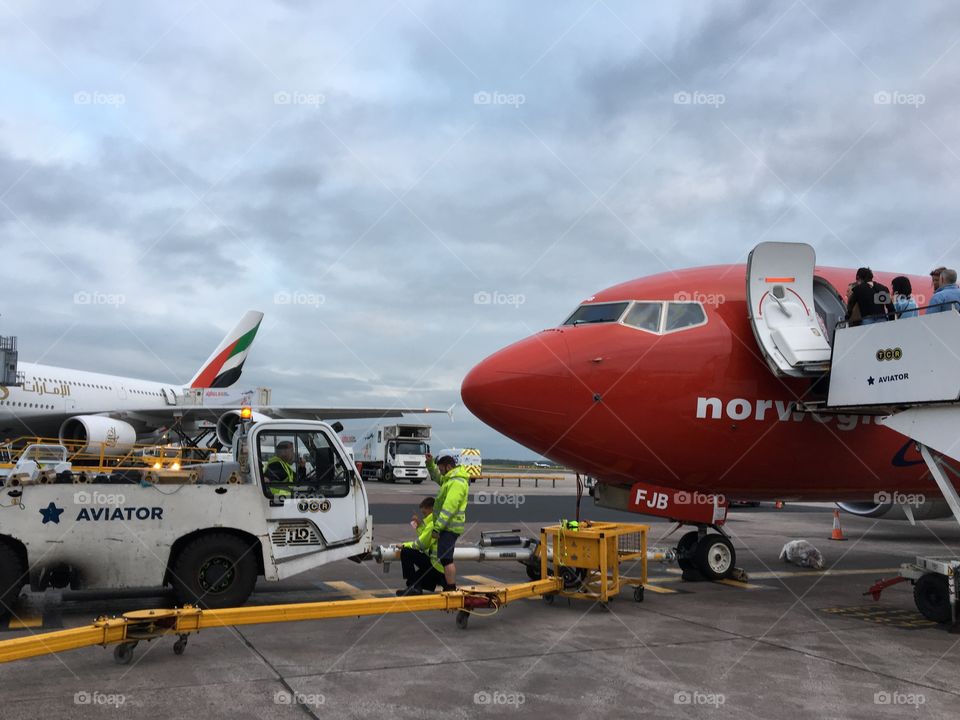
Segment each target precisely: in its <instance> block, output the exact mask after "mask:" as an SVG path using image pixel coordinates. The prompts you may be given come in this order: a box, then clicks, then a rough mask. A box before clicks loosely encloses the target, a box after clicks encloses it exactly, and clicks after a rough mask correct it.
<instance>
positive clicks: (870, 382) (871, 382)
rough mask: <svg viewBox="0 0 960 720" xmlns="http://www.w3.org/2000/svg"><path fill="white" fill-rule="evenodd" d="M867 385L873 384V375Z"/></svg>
mask: <svg viewBox="0 0 960 720" xmlns="http://www.w3.org/2000/svg"><path fill="white" fill-rule="evenodd" d="M867 385H873V375H871V376H870V377H868V378H867Z"/></svg>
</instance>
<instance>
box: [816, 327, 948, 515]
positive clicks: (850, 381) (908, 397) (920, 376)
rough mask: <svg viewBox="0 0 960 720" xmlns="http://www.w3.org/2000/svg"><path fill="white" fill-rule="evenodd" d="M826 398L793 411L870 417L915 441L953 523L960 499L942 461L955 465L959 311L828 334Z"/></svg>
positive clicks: (847, 328) (846, 329)
mask: <svg viewBox="0 0 960 720" xmlns="http://www.w3.org/2000/svg"><path fill="white" fill-rule="evenodd" d="M829 373H830V374H829V375H828V376H827V377H828V379H829V389H828V391H827V398H826V400H825V401H814V402H804V403H800V404H799V405H798V409H799V410H802V411H807V412H815V413H821V414H823V413H829V414H833V413H837V414H840V413H842V414H846V415H877V416H881V417H878V419H877V420H876V422H878V423H879V424H881V425H885V426H886V427H888V428H890V429H891V430H895V431H896V432H898V433H901V434H902V435H905V436H906V437H908V438H910V439H911V440H914V441H915V442H916V443H917V446H918V449H919V451H920V454H921V456H922V457H923V459H924V462H926V464H927V467H928V469H929V470H930V474H931V475H932V476H933V479H934V480H935V481H936V483H937V486H938V487H939V488H940V491H941V492H942V493H943V496H944V498H945V499H946V501H947V504H948V505H949V506H950V509H951V510H952V511H953V515H954V517H955V518H956V519H957V522H958V523H960V496H958V493H957V490H956V489H955V488H954V486H953V484H952V483H951V482H950V481H949V480H948V479H947V477H946V475H945V473H944V465H943V461H942V458H943V457H947V458H952V459H953V460H955V461H957V462H960V312H957V311H956V310H952V311H949V312H941V313H935V314H932V315H921V316H919V317H915V318H907V319H900V320H895V321H892V322H881V323H876V324H873V325H859V326H850V325H845V324H843V323H841V324H840V325H839V326H838V327H837V328H836V331H835V334H834V340H833V346H832V353H831V358H830V364H829Z"/></svg>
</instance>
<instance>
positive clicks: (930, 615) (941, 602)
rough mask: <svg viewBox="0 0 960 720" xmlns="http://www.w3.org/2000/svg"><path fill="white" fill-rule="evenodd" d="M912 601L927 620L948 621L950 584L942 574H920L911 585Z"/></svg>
mask: <svg viewBox="0 0 960 720" xmlns="http://www.w3.org/2000/svg"><path fill="white" fill-rule="evenodd" d="M913 601H914V602H915V603H916V604H917V610H919V611H920V614H921V615H923V616H924V617H925V618H926V619H927V620H932V621H933V622H937V623H947V622H950V586H949V585H948V584H947V578H945V577H944V576H943V575H936V574H934V573H927V574H926V575H922V576H921V577H920V579H919V580H917V582H916V583H914V585H913Z"/></svg>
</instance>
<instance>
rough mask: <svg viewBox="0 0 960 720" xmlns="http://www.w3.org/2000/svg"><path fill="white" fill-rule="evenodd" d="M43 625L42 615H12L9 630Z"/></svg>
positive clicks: (8, 624) (8, 625)
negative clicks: (17, 616)
mask: <svg viewBox="0 0 960 720" xmlns="http://www.w3.org/2000/svg"><path fill="white" fill-rule="evenodd" d="M42 625H43V616H42V615H25V616H23V617H19V618H16V617H12V618H10V621H9V622H8V623H7V629H8V630H23V629H24V628H35V627H41V626H42Z"/></svg>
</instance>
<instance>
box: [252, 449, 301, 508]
mask: <svg viewBox="0 0 960 720" xmlns="http://www.w3.org/2000/svg"><path fill="white" fill-rule="evenodd" d="M293 459H294V455H293V443H292V442H290V441H289V440H281V441H280V442H278V443H277V447H276V453H275V454H274V456H273V457H272V458H270V459H269V460H267V462H266V463H265V464H264V466H263V476H264V478H266V480H267V483H268V484H269V486H270V492H272V493H273V496H274V497H290V495H291V494H292V493H293V485H294V483H296V482H297V481H300V482H302V481H303V479H304V477H305V476H306V465H307V463H306V461H305V460H304V459H303V458H300V459H299V461H298V462H297V467H296V469H294V467H293ZM285 485H286V486H288V487H284V486H285Z"/></svg>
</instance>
